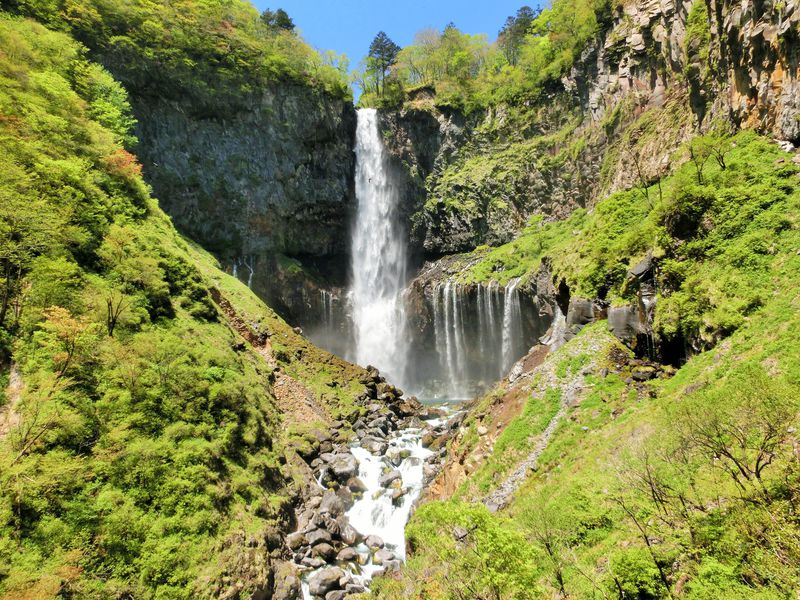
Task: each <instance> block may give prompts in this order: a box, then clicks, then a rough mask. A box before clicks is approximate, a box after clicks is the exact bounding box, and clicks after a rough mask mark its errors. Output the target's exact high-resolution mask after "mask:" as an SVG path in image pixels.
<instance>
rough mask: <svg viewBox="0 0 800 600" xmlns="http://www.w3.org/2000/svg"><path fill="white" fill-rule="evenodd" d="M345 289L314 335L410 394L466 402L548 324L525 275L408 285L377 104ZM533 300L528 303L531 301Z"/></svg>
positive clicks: (364, 120) (366, 132) (363, 125)
mask: <svg viewBox="0 0 800 600" xmlns="http://www.w3.org/2000/svg"><path fill="white" fill-rule="evenodd" d="M355 153H356V173H355V191H356V199H357V211H356V217H355V221H354V224H353V227H352V241H351V248H352V251H351V283H350V287H349V289H348V290H321V291H320V293H319V297H318V298H312V299H310V301H311V303H313V304H316V306H315V307H314V310H313V312H314V313H315V314H316V315H317V322H316V323H314V324H313V326H310V327H307V333H308V335H309V337H310V338H311V340H312V341H314V342H315V343H316V344H318V345H320V346H321V347H323V348H326V349H328V350H331V351H332V352H334V353H336V354H339V355H341V356H344V357H345V358H346V359H348V360H351V361H353V362H356V363H358V364H361V365H362V366H366V365H368V364H369V365H373V366H375V367H377V368H378V369H379V370H380V371H381V373H382V374H383V375H385V376H386V377H387V379H388V380H389V381H392V382H393V383H395V384H396V385H398V386H399V387H401V388H402V389H403V390H404V391H405V392H406V393H407V394H414V395H417V396H418V397H420V398H421V399H423V400H437V401H438V400H443V399H447V400H464V399H468V398H471V397H474V396H476V395H478V394H480V393H482V392H484V391H485V390H486V389H488V388H489V387H490V386H491V385H492V384H493V383H494V382H496V381H497V380H498V379H500V378H501V377H503V376H504V375H505V374H506V373H507V372H508V370H509V369H510V368H511V367H512V366H513V364H514V363H515V362H516V361H517V360H518V359H519V358H520V357H521V356H523V355H524V354H525V353H526V351H527V350H528V349H529V348H530V347H531V346H532V345H533V344H534V343H535V341H536V338H537V336H538V335H541V334H542V333H543V331H541V328H540V327H539V324H538V323H536V322H534V321H535V319H534V320H532V319H531V318H525V315H526V314H527V315H528V317H530V315H531V314H533V312H534V307H533V306H526V305H525V299H523V298H522V297H521V294H520V293H519V290H518V287H517V286H518V283H519V282H518V280H512V281H511V282H510V283H509V284H507V285H505V286H500V285H498V284H497V283H496V282H492V283H489V284H473V285H464V284H461V283H457V282H455V281H444V282H442V281H440V279H441V278H439V279H437V282H436V283H428V284H425V285H424V286H423V287H422V288H421V289H420V288H419V287H415V288H413V289H412V288H411V287H410V286H409V283H410V280H411V279H412V277H413V275H414V273H412V269H411V266H410V264H409V243H408V231H407V228H406V226H405V223H404V222H403V213H402V202H403V200H404V199H403V195H402V190H403V187H402V185H400V182H399V177H398V174H397V171H396V169H397V166H396V165H393V163H392V157H391V156H390V155H389V153H388V152H387V151H386V149H385V147H384V144H383V139H382V135H381V131H380V123H379V115H378V113H377V111H375V110H374V109H361V110H359V111H358V124H357V129H356V146H355ZM528 304H530V302H528Z"/></svg>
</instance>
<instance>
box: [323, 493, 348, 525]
mask: <svg viewBox="0 0 800 600" xmlns="http://www.w3.org/2000/svg"><path fill="white" fill-rule="evenodd" d="M319 511H320V512H321V513H328V514H330V515H331V516H332V517H333V518H336V517H338V516H339V515H340V514H342V513H343V512H344V511H345V508H344V502H342V499H341V498H340V497H339V496H337V495H336V492H334V491H332V490H328V491H326V492H325V494H324V495H323V496H322V502H321V503H320V505H319Z"/></svg>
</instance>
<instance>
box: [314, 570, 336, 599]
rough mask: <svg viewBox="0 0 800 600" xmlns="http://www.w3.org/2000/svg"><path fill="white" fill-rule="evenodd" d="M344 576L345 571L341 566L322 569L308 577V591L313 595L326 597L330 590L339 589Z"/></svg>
mask: <svg viewBox="0 0 800 600" xmlns="http://www.w3.org/2000/svg"><path fill="white" fill-rule="evenodd" d="M342 577H344V571H343V570H342V569H340V568H339V567H329V568H327V569H320V570H319V571H317V572H316V573H313V574H312V575H311V577H309V578H308V591H309V592H310V593H311V595H312V596H319V597H322V598H324V597H325V595H326V594H327V593H328V592H332V591H334V590H337V589H339V580H340V579H341V578H342Z"/></svg>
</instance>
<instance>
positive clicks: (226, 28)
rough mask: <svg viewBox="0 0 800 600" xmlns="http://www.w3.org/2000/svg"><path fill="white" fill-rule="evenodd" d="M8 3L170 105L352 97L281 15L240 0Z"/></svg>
mask: <svg viewBox="0 0 800 600" xmlns="http://www.w3.org/2000/svg"><path fill="white" fill-rule="evenodd" d="M8 4H10V8H11V9H12V10H14V11H16V12H18V13H20V14H23V15H27V16H31V17H33V18H36V19H38V20H39V21H41V22H42V23H44V24H46V25H47V26H48V27H51V28H53V29H58V30H62V31H66V32H70V33H71V34H72V35H73V36H74V37H75V38H76V39H77V40H79V41H80V42H82V43H83V44H84V45H86V47H87V48H89V49H90V51H91V55H92V57H93V58H94V59H96V60H97V61H98V62H100V63H102V64H103V65H105V66H106V67H107V68H108V69H109V70H110V71H111V72H112V73H113V74H114V76H115V77H116V78H117V79H118V80H120V81H121V82H122V83H123V84H124V85H125V86H126V87H127V88H128V89H129V91H134V90H135V91H136V93H137V94H140V93H143V94H146V93H151V94H154V93H157V94H159V95H161V96H168V97H172V98H175V99H182V98H183V99H186V96H187V95H188V96H189V99H190V100H191V101H192V104H193V106H194V108H195V110H200V109H202V107H204V106H205V107H206V108H213V107H219V106H230V105H231V104H233V105H235V104H236V103H237V102H242V101H244V100H246V98H247V96H248V95H250V94H259V93H260V92H261V90H262V89H263V87H264V85H265V84H268V83H271V82H275V81H286V82H295V83H298V84H308V85H310V86H312V88H324V89H326V90H327V91H328V92H330V93H332V94H334V95H336V96H338V97H342V98H346V97H349V95H350V90H349V87H348V86H347V83H346V77H345V74H344V73H343V72H342V71H341V70H339V68H337V67H335V66H332V65H331V64H330V61H329V60H327V59H326V58H324V57H322V56H320V55H319V53H317V52H316V51H315V50H313V49H312V48H310V47H309V46H308V45H307V44H306V43H305V42H303V40H302V39H300V38H299V37H298V35H297V34H296V33H295V32H294V31H293V27H292V26H290V25H291V19H289V17H288V15H286V13H285V12H283V11H275V12H272V11H267V12H266V13H265V14H264V15H263V16H260V15H259V14H258V12H257V11H256V10H255V9H254V8H253V6H252V5H251V4H250V3H248V2H244V1H242V0H230V1H223V0H213V1H202V2H200V1H196V0H177V1H172V2H146V1H144V0H135V1H133V2H122V1H117V0H78V1H75V0H69V1H67V0H9V2H8ZM262 17H263V18H262Z"/></svg>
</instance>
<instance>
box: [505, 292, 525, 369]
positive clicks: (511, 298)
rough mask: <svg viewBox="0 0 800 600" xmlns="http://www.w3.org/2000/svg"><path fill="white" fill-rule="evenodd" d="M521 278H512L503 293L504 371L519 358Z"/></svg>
mask: <svg viewBox="0 0 800 600" xmlns="http://www.w3.org/2000/svg"><path fill="white" fill-rule="evenodd" d="M518 284H519V279H512V280H511V281H509V282H508V284H507V285H506V289H505V292H504V294H503V349H502V352H503V353H502V357H503V373H506V372H508V370H509V369H510V368H511V367H512V366H513V365H514V362H515V361H516V360H517V359H518V358H519V343H518V341H517V340H518V339H519V332H520V330H521V329H522V308H521V307H520V303H519V292H518V291H517V285H518Z"/></svg>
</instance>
